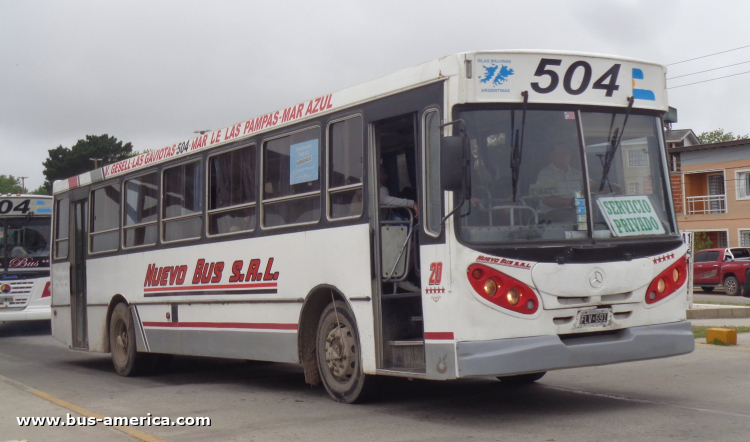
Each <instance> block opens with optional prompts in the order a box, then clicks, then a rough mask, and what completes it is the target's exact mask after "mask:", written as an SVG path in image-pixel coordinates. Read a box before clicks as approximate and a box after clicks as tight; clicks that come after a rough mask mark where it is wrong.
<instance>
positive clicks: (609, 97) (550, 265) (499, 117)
mask: <svg viewBox="0 0 750 442" xmlns="http://www.w3.org/2000/svg"><path fill="white" fill-rule="evenodd" d="M664 79H665V68H664V67H663V66H660V65H657V64H653V63H647V62H642V61H637V60H631V59H624V58H619V57H611V56H601V55H593V54H581V53H563V52H530V51H492V52H470V53H462V54H457V55H452V56H447V57H443V58H440V59H438V60H435V61H432V62H429V63H425V64H422V65H419V66H416V67H413V68H411V69H406V70H404V71H400V72H397V73H394V74H392V75H388V76H385V77H382V78H379V79H376V80H373V81H370V82H367V83H364V84H361V85H358V86H354V87H350V88H347V89H344V90H342V91H339V92H336V93H333V94H329V95H325V96H322V97H317V98H314V99H312V100H307V101H304V102H301V103H298V104H295V105H293V106H290V107H287V108H285V109H280V110H277V111H272V112H269V113H267V114H265V115H261V116H259V117H256V118H253V119H250V120H246V121H243V122H240V123H237V124H234V125H231V126H228V127H225V128H222V129H220V130H216V131H213V132H211V133H206V134H203V135H200V136H197V137H195V138H192V139H188V140H185V141H182V142H179V143H175V144H173V145H170V146H166V147H164V148H161V149H158V150H154V151H150V152H147V153H144V154H141V155H139V156H136V157H133V158H130V159H127V160H124V161H121V162H119V163H115V164H112V165H108V166H105V167H103V168H101V169H97V170H94V171H92V172H90V173H85V174H82V175H79V176H76V177H72V178H70V179H68V180H63V181H57V182H56V183H55V185H54V194H55V204H56V213H57V216H56V221H55V237H54V241H55V249H54V257H53V265H52V281H53V306H52V307H53V316H54V317H53V333H54V335H55V336H56V337H57V338H58V339H60V340H61V341H63V342H65V343H67V344H68V345H69V346H70V347H72V348H77V349H87V350H89V351H96V352H111V353H112V361H113V363H114V366H115V368H116V370H117V372H118V373H120V374H122V375H133V374H136V373H139V372H143V371H144V370H147V369H149V368H151V367H153V366H154V365H155V364H156V363H157V361H159V360H160V359H161V358H160V357H159V355H169V354H180V355H198V356H210V357H224V358H239V359H257V360H265V361H279V362H290V363H298V364H301V365H302V366H303V368H304V375H305V381H306V382H308V383H310V384H318V383H321V382H322V383H323V385H324V386H325V388H326V389H327V391H328V392H329V393H330V394H331V396H332V397H333V398H334V399H336V400H338V401H342V402H353V401H355V400H357V399H359V398H361V397H363V394H364V393H366V392H367V391H369V390H370V386H371V385H372V383H373V379H376V378H377V376H378V375H387V376H403V377H409V378H424V379H441V380H447V379H456V378H464V377H475V376H496V377H499V378H500V379H501V380H503V381H506V382H516V383H520V382H533V381H535V380H537V379H539V378H540V377H541V376H542V375H543V374H544V373H545V372H546V371H548V370H556V369H563V368H571V367H583V366H592V365H604V364H611V363H617V362H625V361H634V360H643V359H651V358H660V357H666V356H672V355H679V354H684V353H689V352H691V351H692V350H693V349H694V339H693V335H692V332H691V327H690V323H689V322H688V321H686V313H685V312H686V308H687V295H686V284H685V281H686V267H685V259H684V255H685V251H686V248H685V245H684V244H683V241H682V239H681V237H680V235H679V233H678V231H677V226H676V219H675V215H674V211H673V206H672V198H671V194H670V186H669V180H668V173H667V165H666V162H665V152H664V137H663V132H662V119H661V117H662V115H663V114H664V112H665V111H667V99H666V98H667V97H666V91H665V80H664ZM414 208H417V209H418V210H417V211H416V212H414V211H413V209H414ZM71 272H72V273H71Z"/></svg>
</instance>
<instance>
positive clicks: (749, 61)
mask: <svg viewBox="0 0 750 442" xmlns="http://www.w3.org/2000/svg"><path fill="white" fill-rule="evenodd" d="M745 63H750V60H748V61H743V62H741V63H735V64H728V65H726V66H720V67H718V68H713V69H706V70H705V71H698V72H693V73H692V74H684V75H678V76H676V77H669V78H667V80H674V79H675V78H682V77H689V76H691V75H697V74H702V73H704V72H711V71H716V70H719V69H724V68H729V67H732V66H739V65H741V64H745Z"/></svg>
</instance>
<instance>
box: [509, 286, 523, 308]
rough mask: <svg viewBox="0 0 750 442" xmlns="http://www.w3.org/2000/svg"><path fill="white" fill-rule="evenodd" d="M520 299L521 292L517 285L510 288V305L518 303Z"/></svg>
mask: <svg viewBox="0 0 750 442" xmlns="http://www.w3.org/2000/svg"><path fill="white" fill-rule="evenodd" d="M520 299H521V294H520V293H518V290H517V289H516V288H515V287H513V288H512V289H510V290H508V302H510V305H518V301H519V300H520Z"/></svg>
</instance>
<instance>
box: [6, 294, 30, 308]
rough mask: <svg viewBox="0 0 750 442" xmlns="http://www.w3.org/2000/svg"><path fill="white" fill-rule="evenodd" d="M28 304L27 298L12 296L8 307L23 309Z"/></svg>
mask: <svg viewBox="0 0 750 442" xmlns="http://www.w3.org/2000/svg"><path fill="white" fill-rule="evenodd" d="M28 303H29V296H14V297H13V300H12V301H10V304H8V307H25V306H26V304H28Z"/></svg>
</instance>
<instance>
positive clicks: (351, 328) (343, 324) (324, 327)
mask: <svg viewBox="0 0 750 442" xmlns="http://www.w3.org/2000/svg"><path fill="white" fill-rule="evenodd" d="M334 307H335V308H334ZM337 317H338V320H337ZM361 348H362V347H361V344H360V340H359V333H358V331H357V323H356V321H355V320H354V314H353V313H352V311H351V310H350V309H349V307H348V306H347V305H346V304H345V303H344V302H341V301H336V302H335V304H334V303H330V304H328V305H327V306H326V308H325V309H324V310H323V313H322V314H321V315H320V320H319V321H318V332H317V337H316V349H315V352H316V354H317V359H318V370H319V372H320V378H321V380H322V381H323V386H325V389H326V391H328V394H329V395H331V397H332V398H333V399H334V400H336V401H338V402H343V403H345V404H351V403H354V402H362V401H364V400H366V399H367V398H368V397H369V396H370V394H369V393H370V392H371V391H372V384H373V381H374V379H373V376H370V375H365V374H364V373H362V354H361V351H360V349H361Z"/></svg>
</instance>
